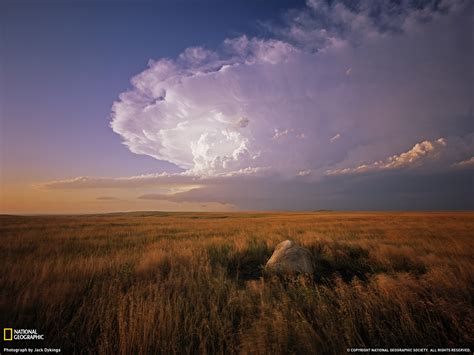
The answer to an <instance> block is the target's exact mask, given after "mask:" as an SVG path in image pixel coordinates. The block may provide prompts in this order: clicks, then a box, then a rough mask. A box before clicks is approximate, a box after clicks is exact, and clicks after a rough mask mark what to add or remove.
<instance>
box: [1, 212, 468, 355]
mask: <svg viewBox="0 0 474 355" xmlns="http://www.w3.org/2000/svg"><path fill="white" fill-rule="evenodd" d="M285 239H293V240H296V241H298V242H300V243H301V244H303V245H305V246H307V247H308V248H310V250H311V252H312V253H313V254H314V257H315V264H316V269H317V270H318V272H317V274H316V275H315V277H314V279H307V278H303V277H300V278H297V279H293V280H277V279H271V278H266V277H265V278H264V277H262V266H263V265H264V264H265V262H266V260H267V259H268V258H269V257H270V255H271V253H272V250H273V248H274V246H275V245H276V244H277V243H278V242H280V241H282V240H285ZM0 246H1V249H0V260H1V261H0V266H1V270H2V272H1V273H0V327H3V326H12V327H17V328H36V329H38V332H40V333H43V334H45V338H46V340H45V341H44V344H43V346H50V347H60V348H62V351H63V353H95V354H153V353H156V354H174V353H202V354H205V353H220V354H224V353H225V354H233V353H242V354H249V353H255V354H282V353H295V354H308V353H315V354H341V353H345V352H346V348H347V347H384V346H386V347H471V349H472V348H473V347H474V332H473V329H474V308H473V299H474V213H468V212H459V213H356V212H353V213H338V212H314V213H161V212H143V213H139V212H137V213H124V214H108V215H88V216H32V217H26V216H0ZM23 343H26V342H18V343H17V344H15V345H19V344H23ZM3 345H5V344H3ZM35 345H36V344H35ZM11 346H13V344H11Z"/></svg>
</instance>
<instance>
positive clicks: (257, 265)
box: [207, 239, 273, 281]
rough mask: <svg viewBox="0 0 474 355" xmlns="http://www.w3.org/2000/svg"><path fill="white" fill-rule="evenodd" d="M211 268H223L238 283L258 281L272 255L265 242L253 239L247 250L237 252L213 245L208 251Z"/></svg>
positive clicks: (226, 246) (229, 246) (225, 246)
mask: <svg viewBox="0 0 474 355" xmlns="http://www.w3.org/2000/svg"><path fill="white" fill-rule="evenodd" d="M207 252H208V255H209V260H210V263H211V266H212V267H213V268H215V267H223V268H224V269H225V271H226V274H227V276H228V277H230V278H232V279H235V280H237V281H248V280H257V279H259V278H260V277H262V276H263V267H264V266H265V263H266V262H267V260H268V259H269V258H270V256H271V255H272V252H273V251H272V249H270V248H269V247H268V246H267V244H266V243H265V242H263V241H258V240H257V239H251V240H250V242H249V243H248V245H247V248H246V249H243V250H236V249H235V248H233V247H232V246H231V245H228V244H223V245H212V246H210V247H208V249H207Z"/></svg>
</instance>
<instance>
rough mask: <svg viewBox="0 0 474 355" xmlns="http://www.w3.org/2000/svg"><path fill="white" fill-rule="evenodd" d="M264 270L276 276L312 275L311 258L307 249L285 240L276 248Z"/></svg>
mask: <svg viewBox="0 0 474 355" xmlns="http://www.w3.org/2000/svg"><path fill="white" fill-rule="evenodd" d="M265 270H266V271H267V272H269V273H275V274H277V275H288V274H313V273H314V267H313V257H312V255H311V252H310V251H309V250H308V249H307V248H305V247H302V246H300V245H298V244H296V243H295V242H294V241H292V240H285V241H284V242H281V243H280V244H278V245H277V246H276V248H275V251H274V252H273V254H272V256H271V258H270V259H269V260H268V261H267V264H266V265H265Z"/></svg>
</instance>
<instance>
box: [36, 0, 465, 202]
mask: <svg viewBox="0 0 474 355" xmlns="http://www.w3.org/2000/svg"><path fill="white" fill-rule="evenodd" d="M472 13H473V12H472V5H471V3H470V2H467V1H441V2H439V1H434V2H429V1H421V2H416V3H415V2H397V3H395V2H383V4H382V3H381V2H379V1H359V2H352V1H340V2H331V4H330V5H329V4H328V3H327V2H324V1H316V0H314V1H313V0H310V1H308V2H307V4H306V6H305V7H304V8H303V9H299V10H294V11H290V12H288V13H286V14H285V16H284V17H283V18H282V19H281V21H279V22H278V23H265V24H264V28H265V29H266V31H267V32H266V33H267V35H268V36H267V37H265V38H249V37H247V36H245V35H242V36H239V37H236V38H230V39H225V40H223V42H222V46H221V48H219V49H218V50H210V49H206V48H203V47H200V46H196V47H191V48H187V49H186V50H184V51H183V53H182V54H181V55H179V56H178V57H177V58H175V59H170V58H162V59H158V60H150V62H149V67H148V68H147V69H146V70H144V71H143V72H141V73H139V74H138V75H136V76H135V77H133V78H132V80H131V83H132V87H131V88H130V90H128V91H126V92H124V93H122V94H121V95H120V97H119V100H118V101H116V102H115V103H114V104H113V107H112V121H111V127H112V129H113V130H114V131H115V132H116V133H118V134H119V135H120V136H121V137H122V138H123V142H124V144H125V145H127V146H128V148H129V149H130V150H131V151H132V152H134V153H137V154H144V155H148V156H151V157H154V158H156V159H158V160H165V161H168V162H171V163H174V164H175V165H177V166H178V167H180V168H182V172H181V173H160V174H149V175H143V176H136V177H124V178H88V177H84V178H76V179H71V180H63V181H54V182H50V183H48V184H46V185H44V186H46V187H47V188H50V189H53V188H54V189H57V188H60V189H64V188H95V187H100V188H109V187H110V188H147V189H148V190H147V191H146V193H142V194H138V192H137V197H139V199H140V200H162V201H164V200H166V201H175V202H208V201H216V202H220V203H231V204H233V205H234V206H237V207H239V208H248V209H253V208H262V209H268V208H279V209H312V208H342V209H350V208H355V209H360V208H366V209H367V208H369V209H377V208H400V209H416V208H471V207H472V199H470V198H469V196H470V195H472V187H471V183H470V181H472V167H473V164H472V159H473V158H472V157H473V156H474V117H473V111H474V110H473V106H472V103H473V102H474V90H473V87H472V83H473V82H474V70H473V64H472V58H473V52H472V51H473V38H472V28H473V27H472V26H473V18H472V16H473V15H472ZM428 187H429V188H428ZM427 189H428V190H427Z"/></svg>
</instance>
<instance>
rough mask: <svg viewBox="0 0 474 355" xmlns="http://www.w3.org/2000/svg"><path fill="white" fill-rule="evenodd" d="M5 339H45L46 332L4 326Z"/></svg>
mask: <svg viewBox="0 0 474 355" xmlns="http://www.w3.org/2000/svg"><path fill="white" fill-rule="evenodd" d="M3 340H4V341H12V340H44V334H38V331H37V330H36V329H13V328H3Z"/></svg>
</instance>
